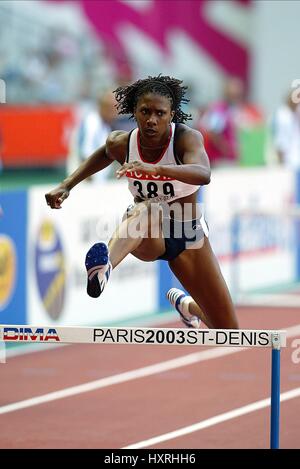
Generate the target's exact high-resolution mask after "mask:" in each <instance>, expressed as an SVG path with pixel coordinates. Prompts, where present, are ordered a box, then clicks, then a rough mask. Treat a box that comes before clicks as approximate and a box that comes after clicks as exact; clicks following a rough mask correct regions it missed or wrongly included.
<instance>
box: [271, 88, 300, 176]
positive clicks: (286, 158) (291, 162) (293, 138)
mask: <svg viewBox="0 0 300 469" xmlns="http://www.w3.org/2000/svg"><path fill="white" fill-rule="evenodd" d="M272 131H273V132H272V133H273V142H274V147H275V150H276V153H277V155H278V159H279V162H280V163H281V164H284V165H285V166H287V167H289V168H292V169H299V168H300V104H299V103H297V102H295V101H293V99H292V93H289V94H288V96H287V99H286V102H285V103H284V104H282V105H281V106H280V107H279V108H278V110H277V111H276V113H275V115H274V119H273V126H272Z"/></svg>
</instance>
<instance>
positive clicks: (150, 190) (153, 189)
mask: <svg viewBox="0 0 300 469" xmlns="http://www.w3.org/2000/svg"><path fill="white" fill-rule="evenodd" d="M133 185H134V186H135V187H136V188H137V191H138V193H139V195H140V196H141V198H142V199H152V198H153V197H158V195H159V194H158V186H157V184H156V183H155V182H153V181H150V182H148V183H147V186H146V188H145V189H146V191H147V194H144V193H143V185H142V183H141V182H140V181H134V183H133ZM162 190H163V194H164V195H168V196H170V197H174V196H175V191H174V187H173V185H172V184H171V183H170V182H165V183H164V184H163V186H162Z"/></svg>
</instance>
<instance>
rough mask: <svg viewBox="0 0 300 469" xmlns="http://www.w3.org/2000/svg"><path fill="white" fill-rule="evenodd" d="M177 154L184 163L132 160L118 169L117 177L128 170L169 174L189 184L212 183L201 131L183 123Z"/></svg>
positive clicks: (162, 174)
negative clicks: (157, 163) (152, 162)
mask: <svg viewBox="0 0 300 469" xmlns="http://www.w3.org/2000/svg"><path fill="white" fill-rule="evenodd" d="M176 154H177V155H178V156H179V158H180V161H181V162H182V165H176V166H175V165H174V166H167V165H154V164H151V163H144V162H142V161H131V162H130V163H126V164H124V165H123V166H122V168H120V169H119V170H118V171H117V177H118V178H120V177H122V176H123V175H124V174H125V173H126V171H138V172H139V173H142V174H152V175H155V176H157V175H160V176H167V177H170V178H172V179H177V181H182V182H185V183H187V184H194V185H200V186H203V185H205V184H209V183H210V174H211V171H210V164H209V159H208V156H207V154H206V151H205V148H204V145H203V137H202V135H201V133H200V132H198V131H197V130H193V129H191V128H190V127H187V126H185V125H182V126H181V128H180V130H179V135H178V138H177V143H176Z"/></svg>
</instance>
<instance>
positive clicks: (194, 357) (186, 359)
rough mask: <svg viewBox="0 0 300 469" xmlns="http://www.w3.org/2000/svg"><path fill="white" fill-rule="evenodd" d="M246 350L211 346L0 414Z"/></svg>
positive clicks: (33, 400) (18, 404) (9, 407)
mask: <svg viewBox="0 0 300 469" xmlns="http://www.w3.org/2000/svg"><path fill="white" fill-rule="evenodd" d="M241 350H246V348H237V347H236V348H235V347H225V348H220V347H218V348H213V349H211V350H203V351H202V352H195V353H191V354H189V355H185V356H183V357H179V358H173V359H172V360H167V361H165V362H161V363H157V364H155V365H149V366H145V367H143V368H138V369H136V370H132V371H126V372H125V373H120V374H118V375H114V376H108V377H107V378H101V379H97V380H96V381H90V382H88V383H84V384H79V385H77V386H72V387H70V388H66V389H62V390H60V391H54V392H50V393H48V394H43V395H41V396H37V397H33V398H30V399H25V400H24V401H19V402H14V403H12V404H7V405H4V406H2V407H0V414H7V413H8V412H14V411H15V410H21V409H25V408H26V407H33V406H35V405H39V404H44V403H46V402H51V401H55V400H57V399H63V398H65V397H70V396H75V395H77V394H82V393H84V392H90V391H95V390H96V389H101V388H106V387H107V386H112V385H114V384H120V383H125V382H127V381H132V380H134V379H138V378H144V377H146V376H151V375H154V374H157V373H163V372H164V371H169V370H174V369H176V368H180V367H182V366H188V365H193V364H194V363H198V362H201V361H205V360H211V359H213V358H218V357H223V356H225V355H230V354H233V353H237V352H240V351H241Z"/></svg>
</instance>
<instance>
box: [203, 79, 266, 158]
mask: <svg viewBox="0 0 300 469" xmlns="http://www.w3.org/2000/svg"><path fill="white" fill-rule="evenodd" d="M259 122H262V114H261V112H260V111H259V110H258V109H257V108H256V107H255V106H254V105H253V104H249V103H248V102H246V99H245V87H244V84H243V82H242V81H241V80H240V79H239V78H234V77H231V78H229V79H228V80H227V81H226V83H225V86H224V91H223V99H222V100H221V101H218V102H216V103H213V104H212V105H211V106H209V107H208V109H207V110H206V111H205V112H204V113H203V115H202V116H201V117H200V123H199V125H198V127H200V130H201V131H202V133H203V135H204V140H205V147H206V150H207V153H208V155H209V158H210V161H211V164H212V166H218V165H228V164H236V163H237V162H238V161H239V156H240V155H239V139H238V137H239V130H240V129H245V128H251V127H252V126H254V125H256V124H258V123H259Z"/></svg>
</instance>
